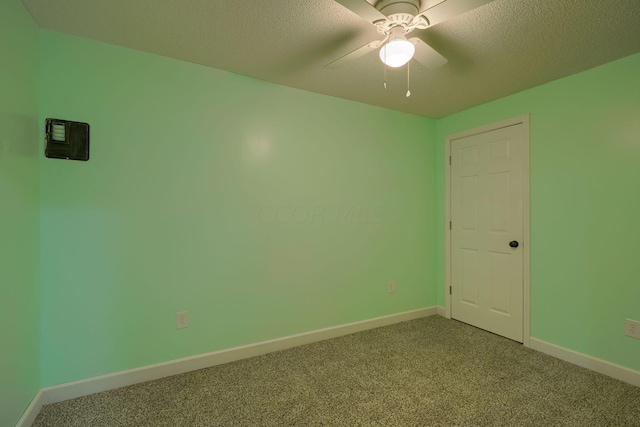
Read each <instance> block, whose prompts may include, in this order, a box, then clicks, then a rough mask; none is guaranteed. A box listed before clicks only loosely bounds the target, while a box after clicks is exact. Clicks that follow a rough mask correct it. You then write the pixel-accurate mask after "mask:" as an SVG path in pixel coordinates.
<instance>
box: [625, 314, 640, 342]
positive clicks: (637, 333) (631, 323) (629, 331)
mask: <svg viewBox="0 0 640 427" xmlns="http://www.w3.org/2000/svg"><path fill="white" fill-rule="evenodd" d="M625 335H626V336H628V337H631V338H637V339H639V340H640V322H638V321H637V320H631V319H627V324H626V328H625Z"/></svg>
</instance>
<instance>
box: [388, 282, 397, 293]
mask: <svg viewBox="0 0 640 427" xmlns="http://www.w3.org/2000/svg"><path fill="white" fill-rule="evenodd" d="M395 291H396V282H389V293H390V294H392V293H394V292H395Z"/></svg>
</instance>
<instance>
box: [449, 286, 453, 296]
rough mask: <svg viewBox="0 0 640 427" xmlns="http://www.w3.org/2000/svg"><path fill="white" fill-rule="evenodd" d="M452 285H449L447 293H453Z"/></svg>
mask: <svg viewBox="0 0 640 427" xmlns="http://www.w3.org/2000/svg"><path fill="white" fill-rule="evenodd" d="M452 288H453V286H449V295H451V294H453V289H452Z"/></svg>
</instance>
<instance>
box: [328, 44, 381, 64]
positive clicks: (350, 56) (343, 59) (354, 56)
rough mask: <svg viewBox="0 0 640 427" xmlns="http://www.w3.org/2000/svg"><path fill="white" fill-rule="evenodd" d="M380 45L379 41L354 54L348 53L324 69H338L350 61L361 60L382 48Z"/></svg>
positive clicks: (359, 49)
mask: <svg viewBox="0 0 640 427" xmlns="http://www.w3.org/2000/svg"><path fill="white" fill-rule="evenodd" d="M380 44H381V43H379V42H378V41H377V40H376V41H374V42H371V43H367V44H365V45H364V46H362V47H359V48H358V49H356V50H354V51H353V52H350V53H347V54H346V55H344V56H343V57H341V58H338V59H336V60H335V61H333V62H330V63H328V64H327V65H325V66H324V68H338V67H341V66H343V65H344V64H346V63H347V62H349V61H353V60H354V59H357V58H360V57H361V56H363V55H366V54H367V53H369V52H371V51H372V50H375V49H377V48H378V47H380Z"/></svg>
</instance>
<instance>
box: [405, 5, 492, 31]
mask: <svg viewBox="0 0 640 427" xmlns="http://www.w3.org/2000/svg"><path fill="white" fill-rule="evenodd" d="M492 1H493V0H445V1H443V2H442V3H438V4H437V5H435V6H433V7H432V8H429V9H427V10H423V11H422V12H420V13H418V16H424V17H425V18H427V21H429V26H430V27H431V26H433V25H436V24H438V23H440V22H444V21H446V20H448V19H451V18H453V17H455V16H458V15H462V14H463V13H465V12H468V11H470V10H473V9H475V8H478V7H480V6H484V5H485V4H487V3H491V2H492Z"/></svg>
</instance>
